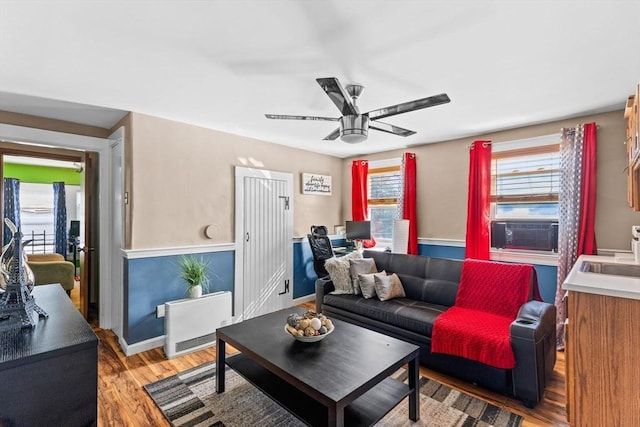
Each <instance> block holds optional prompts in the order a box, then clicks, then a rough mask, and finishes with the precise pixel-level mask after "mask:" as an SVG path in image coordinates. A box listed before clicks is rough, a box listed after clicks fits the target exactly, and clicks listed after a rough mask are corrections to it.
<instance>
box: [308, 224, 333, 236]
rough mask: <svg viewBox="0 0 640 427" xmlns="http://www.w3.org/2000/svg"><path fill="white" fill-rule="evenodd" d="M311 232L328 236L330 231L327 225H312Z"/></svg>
mask: <svg viewBox="0 0 640 427" xmlns="http://www.w3.org/2000/svg"><path fill="white" fill-rule="evenodd" d="M311 234H313V235H314V236H327V235H328V234H329V232H328V231H327V226H326V225H312V226H311Z"/></svg>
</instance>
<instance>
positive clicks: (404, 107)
mask: <svg viewBox="0 0 640 427" xmlns="http://www.w3.org/2000/svg"><path fill="white" fill-rule="evenodd" d="M448 102H451V100H450V99H449V97H448V96H447V94H446V93H441V94H440V95H434V96H429V97H427V98H422V99H416V100H415V101H409V102H404V103H402V104H397V105H392V106H390V107H385V108H380V109H378V110H372V111H369V112H368V113H367V114H368V115H369V118H370V119H371V120H377V119H383V118H385V117H389V116H395V115H396V114H401V113H408V112H409V111H415V110H420V109H422V108H427V107H434V106H436V105H440V104H446V103H448Z"/></svg>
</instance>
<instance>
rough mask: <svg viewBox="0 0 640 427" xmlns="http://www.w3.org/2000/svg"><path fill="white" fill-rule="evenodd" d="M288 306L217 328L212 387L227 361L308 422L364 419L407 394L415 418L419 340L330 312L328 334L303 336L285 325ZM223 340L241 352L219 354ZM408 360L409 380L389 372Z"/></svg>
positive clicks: (370, 420)
mask: <svg viewBox="0 0 640 427" xmlns="http://www.w3.org/2000/svg"><path fill="white" fill-rule="evenodd" d="M294 312H298V313H303V312H304V310H303V309H301V308H297V307H296V308H289V309H285V310H281V311H277V312H275V313H271V314H267V315H264V316H260V317H255V318H253V319H250V320H246V321H244V322H241V323H237V324H235V325H231V326H226V327H223V328H219V329H218V330H217V331H216V335H217V340H218V342H217V363H216V375H217V384H216V385H217V392H218V393H223V392H224V382H225V375H224V373H225V363H226V364H227V365H229V366H230V367H231V368H233V369H234V370H235V371H236V372H238V373H239V374H240V375H242V376H243V377H244V378H245V379H247V381H249V382H250V383H252V384H253V385H254V386H256V387H257V388H258V389H260V390H261V391H262V392H264V393H265V394H266V395H268V396H269V397H271V398H272V399H273V400H274V401H276V402H277V403H278V404H280V405H281V406H283V407H284V408H286V409H287V410H289V412H291V413H292V414H294V415H295V416H296V417H298V418H299V419H300V420H302V421H304V422H305V423H307V424H309V425H312V426H344V425H346V426H370V425H372V424H375V423H376V422H377V421H379V420H380V419H382V418H383V417H384V416H385V415H386V414H387V413H388V412H389V411H390V410H391V409H393V408H394V407H395V406H396V405H397V404H398V403H400V402H401V401H402V400H403V399H404V398H406V397H407V396H408V397H409V418H410V419H411V420H413V421H417V420H418V419H419V418H420V408H419V405H420V399H419V397H418V392H419V390H418V367H419V365H418V355H419V351H420V350H419V347H418V346H416V345H413V344H410V343H407V342H404V341H401V340H398V339H395V338H392V337H388V336H386V335H383V334H379V333H377V332H374V331H370V330H368V329H365V328H362V327H360V326H356V325H352V324H350V323H347V322H343V321H340V320H334V319H332V321H333V323H334V325H335V329H334V331H333V332H332V333H331V335H329V336H327V337H326V338H325V339H323V340H322V341H319V342H315V343H303V342H299V341H296V340H295V339H294V338H293V337H291V336H288V335H287V333H286V332H285V331H284V325H285V323H286V319H287V316H288V315H289V314H290V313H294ZM226 343H229V344H230V345H232V346H233V347H234V348H236V349H238V350H239V351H240V353H236V354H234V355H232V356H229V357H227V358H225V345H226ZM406 363H408V364H409V384H408V385H407V384H404V383H403V382H401V381H398V380H396V379H394V378H391V377H390V375H391V374H393V373H394V372H395V371H396V370H398V369H399V368H400V367H402V366H403V365H404V364H406Z"/></svg>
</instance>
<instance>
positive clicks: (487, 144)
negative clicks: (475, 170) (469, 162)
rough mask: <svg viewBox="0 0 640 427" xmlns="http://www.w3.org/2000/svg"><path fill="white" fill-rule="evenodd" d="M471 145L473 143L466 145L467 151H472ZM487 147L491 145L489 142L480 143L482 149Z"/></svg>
mask: <svg viewBox="0 0 640 427" xmlns="http://www.w3.org/2000/svg"><path fill="white" fill-rule="evenodd" d="M473 144H474V142H472V143H471V144H467V149H469V150H472V149H473ZM489 145H491V141H482V146H483V147H484V148H487V147H488V146H489Z"/></svg>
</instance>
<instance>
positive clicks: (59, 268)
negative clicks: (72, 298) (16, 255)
mask: <svg viewBox="0 0 640 427" xmlns="http://www.w3.org/2000/svg"><path fill="white" fill-rule="evenodd" d="M28 264H29V267H30V268H31V270H32V271H33V276H34V278H35V281H36V283H35V284H36V285H46V284H49V283H60V284H61V285H62V287H63V288H64V290H65V291H67V292H71V290H72V289H73V285H74V282H73V280H74V276H75V271H76V269H75V266H74V265H73V263H72V262H69V261H42V262H39V261H29V262H28Z"/></svg>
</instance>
